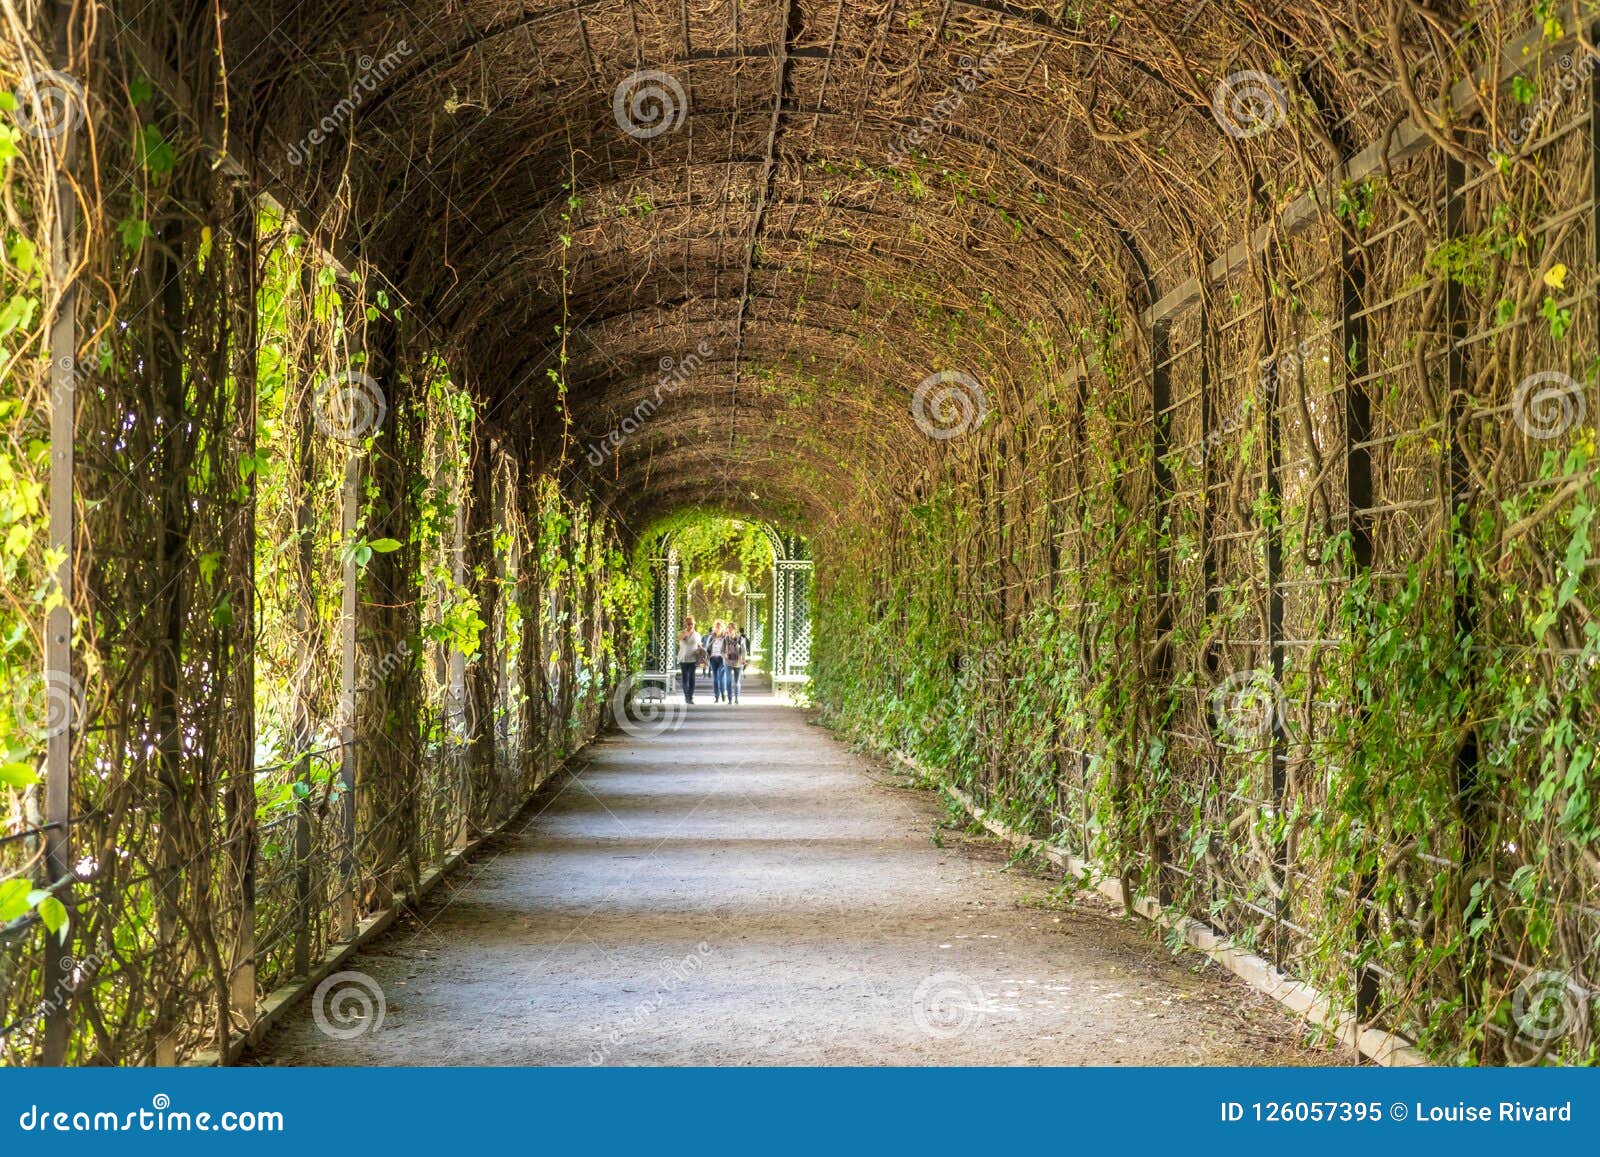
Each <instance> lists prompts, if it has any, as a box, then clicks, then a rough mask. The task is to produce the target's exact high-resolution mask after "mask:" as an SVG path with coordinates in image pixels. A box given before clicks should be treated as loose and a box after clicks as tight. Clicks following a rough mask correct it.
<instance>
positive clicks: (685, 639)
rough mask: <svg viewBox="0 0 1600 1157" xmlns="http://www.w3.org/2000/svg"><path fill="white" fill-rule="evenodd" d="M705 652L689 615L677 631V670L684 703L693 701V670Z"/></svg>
mask: <svg viewBox="0 0 1600 1157" xmlns="http://www.w3.org/2000/svg"><path fill="white" fill-rule="evenodd" d="M705 653H706V649H705V647H704V646H703V645H702V641H701V639H700V632H698V631H696V630H695V629H694V617H693V616H692V615H691V616H690V617H689V618H687V619H685V620H684V621H683V630H681V631H679V632H678V672H679V674H680V675H681V676H682V677H683V701H684V702H685V703H693V702H694V672H695V668H697V667H698V666H700V660H701V659H703V658H705Z"/></svg>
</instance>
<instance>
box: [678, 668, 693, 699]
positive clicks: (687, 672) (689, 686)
mask: <svg viewBox="0 0 1600 1157" xmlns="http://www.w3.org/2000/svg"><path fill="white" fill-rule="evenodd" d="M694 667H695V665H694V664H693V663H679V664H678V673H679V674H680V675H682V676H683V701H684V702H685V703H693V702H694Z"/></svg>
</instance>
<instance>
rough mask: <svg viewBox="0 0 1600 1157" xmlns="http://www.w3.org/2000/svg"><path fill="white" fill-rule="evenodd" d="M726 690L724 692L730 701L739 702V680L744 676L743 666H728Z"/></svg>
mask: <svg viewBox="0 0 1600 1157" xmlns="http://www.w3.org/2000/svg"><path fill="white" fill-rule="evenodd" d="M727 676H728V690H727V691H726V692H725V694H726V695H727V696H728V700H729V701H730V702H732V703H737V702H739V680H740V679H742V678H743V677H744V668H743V667H729V668H728V670H727Z"/></svg>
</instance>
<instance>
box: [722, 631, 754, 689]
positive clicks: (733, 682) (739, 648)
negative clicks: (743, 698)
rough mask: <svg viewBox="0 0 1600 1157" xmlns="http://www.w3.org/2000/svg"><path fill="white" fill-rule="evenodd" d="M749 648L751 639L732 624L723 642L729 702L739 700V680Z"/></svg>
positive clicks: (742, 675) (723, 660) (742, 674)
mask: <svg viewBox="0 0 1600 1157" xmlns="http://www.w3.org/2000/svg"><path fill="white" fill-rule="evenodd" d="M748 650H749V640H748V639H746V638H745V637H744V632H743V631H741V630H739V629H738V628H737V627H734V626H732V625H730V626H729V627H728V637H727V638H726V639H724V640H723V643H722V662H723V665H724V667H725V668H726V670H725V671H724V675H725V676H726V681H727V696H728V702H729V703H737V702H739V680H740V679H742V678H743V677H744V662H745V653H746V652H747V651H748Z"/></svg>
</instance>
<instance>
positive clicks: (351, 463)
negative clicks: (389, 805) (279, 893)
mask: <svg viewBox="0 0 1600 1157" xmlns="http://www.w3.org/2000/svg"><path fill="white" fill-rule="evenodd" d="M360 513H361V456H360V455H359V454H356V453H352V454H351V455H350V457H349V459H348V461H346V462H345V467H344V508H343V518H342V519H341V523H340V530H341V534H340V540H341V542H342V543H343V544H344V577H343V591H342V598H341V602H340V611H339V627H340V640H339V648H340V658H339V704H340V716H341V718H340V725H339V743H340V750H339V781H340V785H341V788H342V791H341V797H340V819H341V838H340V851H339V901H338V903H339V938H340V939H341V940H345V941H349V940H354V939H355V937H356V872H357V864H356V750H355V748H356V743H357V742H358V740H359V737H358V736H357V735H356V594H357V592H356V583H357V581H358V576H359V574H360V570H359V568H358V567H357V566H356V553H355V542H356V526H357V522H358V520H359V518H360Z"/></svg>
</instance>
